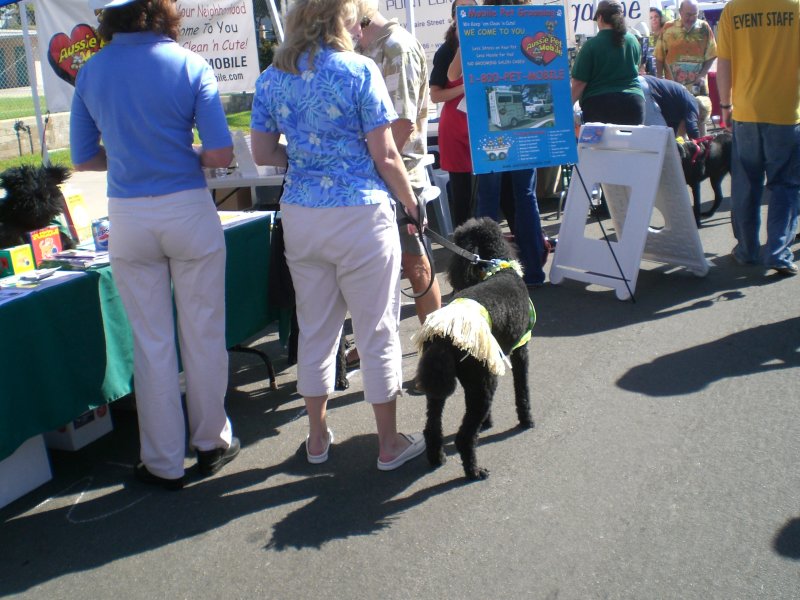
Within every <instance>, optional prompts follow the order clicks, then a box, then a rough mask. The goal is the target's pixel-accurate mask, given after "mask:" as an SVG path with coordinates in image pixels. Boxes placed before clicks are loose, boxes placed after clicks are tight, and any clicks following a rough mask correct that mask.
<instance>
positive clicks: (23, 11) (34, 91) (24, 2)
mask: <svg viewBox="0 0 800 600" xmlns="http://www.w3.org/2000/svg"><path fill="white" fill-rule="evenodd" d="M28 4H29V0H20V2H19V11H20V19H21V20H22V41H23V43H24V44H25V58H26V59H27V62H28V77H29V79H30V84H31V95H32V96H33V110H34V112H35V114H36V131H37V132H38V136H39V139H40V140H42V163H44V165H45V166H49V165H50V155H49V153H48V152H47V145H46V143H45V136H44V125H43V124H42V107H41V105H40V104H39V85H38V83H37V81H36V64H35V63H34V60H33V48H32V46H31V37H30V32H29V30H28ZM39 43H40V44H41V43H43V42H42V40H39ZM31 152H33V148H32V147H31ZM20 154H22V151H21V150H20Z"/></svg>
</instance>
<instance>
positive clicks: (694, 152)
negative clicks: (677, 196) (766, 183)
mask: <svg viewBox="0 0 800 600" xmlns="http://www.w3.org/2000/svg"><path fill="white" fill-rule="evenodd" d="M709 137H710V138H711V139H710V140H705V141H702V142H701V143H700V146H701V147H700V151H699V152H698V148H697V146H698V145H697V144H696V143H695V142H694V141H693V140H688V141H685V142H683V143H682V144H678V154H679V155H680V157H681V166H682V167H683V176H684V177H685V178H686V183H687V185H689V187H691V188H692V199H693V200H694V219H695V221H696V222H697V225H698V227H699V226H700V218H701V217H703V218H708V217H710V216H712V215H713V214H714V213H715V212H716V211H717V209H718V208H719V205H720V203H721V202H722V198H723V195H722V178H723V177H725V175H727V174H728V173H730V172H731V153H732V149H733V136H732V135H731V133H730V132H729V131H722V132H720V133H718V134H716V135H714V136H709ZM707 178H708V179H709V180H710V181H711V188H712V189H713V190H714V202H713V204H712V205H711V208H710V209H708V210H707V211H703V210H702V208H701V203H702V198H701V195H700V184H701V183H702V182H703V181H704V180H705V179H707Z"/></svg>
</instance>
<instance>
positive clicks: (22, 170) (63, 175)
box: [0, 165, 74, 248]
mask: <svg viewBox="0 0 800 600" xmlns="http://www.w3.org/2000/svg"><path fill="white" fill-rule="evenodd" d="M70 174H71V172H70V170H69V169H68V168H66V167H63V166H61V165H51V166H49V167H44V166H34V165H22V166H19V167H12V168H10V169H6V170H5V171H3V172H2V173H0V187H2V188H4V189H5V192H6V195H5V198H3V199H2V200H0V248H6V247H8V246H16V245H18V244H25V243H27V242H28V240H27V239H26V237H25V234H26V233H27V232H29V231H33V230H35V229H41V228H43V227H47V226H48V225H50V224H51V222H52V221H53V219H55V218H56V217H57V216H58V215H59V214H61V212H62V211H63V210H64V195H63V194H62V193H61V190H60V189H59V187H58V186H59V185H60V184H62V183H64V182H65V181H66V180H67V179H68V178H69V176H70ZM61 242H62V246H63V247H65V248H72V247H74V243H73V241H72V240H71V239H70V238H68V237H66V236H64V235H62V237H61Z"/></svg>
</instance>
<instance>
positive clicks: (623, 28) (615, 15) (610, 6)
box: [594, 0, 628, 46]
mask: <svg viewBox="0 0 800 600" xmlns="http://www.w3.org/2000/svg"><path fill="white" fill-rule="evenodd" d="M597 17H603V22H604V23H606V24H607V25H611V34H612V37H611V41H612V43H613V44H614V45H615V46H622V44H623V40H624V39H625V34H626V33H627V32H628V26H627V25H626V24H625V16H624V11H623V10H622V4H620V3H619V2H617V0H600V2H599V3H598V5H597V10H596V11H595V13H594V18H595V20H597Z"/></svg>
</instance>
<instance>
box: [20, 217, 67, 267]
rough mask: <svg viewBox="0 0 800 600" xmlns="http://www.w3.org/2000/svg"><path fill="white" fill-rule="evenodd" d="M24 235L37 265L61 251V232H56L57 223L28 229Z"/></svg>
mask: <svg viewBox="0 0 800 600" xmlns="http://www.w3.org/2000/svg"><path fill="white" fill-rule="evenodd" d="M26 236H27V238H28V241H29V243H30V245H31V249H32V250H33V260H34V262H35V263H36V266H37V267H39V266H41V264H42V262H44V261H46V260H49V259H51V258H53V256H54V255H55V254H57V253H58V252H61V249H62V248H61V234H60V233H59V232H58V226H57V225H51V226H50V227H43V228H42V229H35V230H33V231H29V232H28V233H27V234H26Z"/></svg>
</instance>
